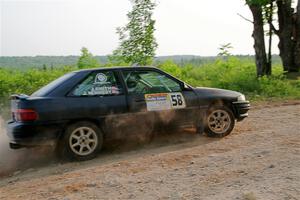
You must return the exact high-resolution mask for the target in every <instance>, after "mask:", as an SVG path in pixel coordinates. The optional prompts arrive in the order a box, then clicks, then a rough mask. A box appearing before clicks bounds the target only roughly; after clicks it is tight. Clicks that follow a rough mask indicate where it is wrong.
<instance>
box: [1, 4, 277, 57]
mask: <svg viewBox="0 0 300 200" xmlns="http://www.w3.org/2000/svg"><path fill="white" fill-rule="evenodd" d="M156 3H157V7H156V9H155V10H154V16H153V18H154V19H155V20H156V24H155V27H156V31H155V37H156V40H157V43H158V44H159V46H158V49H157V51H156V54H157V55H158V56H164V55H200V56H215V55H217V54H218V52H219V49H218V48H219V47H220V45H221V44H226V43H231V44H232V46H233V49H232V50H231V52H232V53H233V54H254V50H253V39H252V38H251V34H252V28H253V27H252V26H253V25H252V24H251V23H250V22H247V21H245V20H244V19H242V18H241V17H239V16H238V13H239V14H241V15H243V16H244V17H246V18H249V19H252V16H251V13H250V11H249V8H248V7H247V6H246V5H245V1H244V0H226V1H224V0H206V1H204V0H156ZM0 7H1V8H0V56H36V55H79V54H80V49H81V48H82V47H83V46H84V47H87V48H88V49H89V50H90V51H91V52H92V53H93V54H94V55H108V54H111V52H112V51H113V50H114V49H116V48H117V47H118V44H119V41H118V35H117V34H116V28H117V27H120V26H124V25H125V24H126V23H127V16H126V14H127V13H128V11H130V9H131V3H130V1H129V0H0ZM275 44H276V41H275ZM274 53H277V48H275V47H274Z"/></svg>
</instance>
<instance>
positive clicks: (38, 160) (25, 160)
mask: <svg viewBox="0 0 300 200" xmlns="http://www.w3.org/2000/svg"><path fill="white" fill-rule="evenodd" d="M5 126H6V125H5V122H4V120H3V118H2V117H1V116H0V177H3V176H7V175H11V174H13V173H16V172H20V171H22V170H25V169H30V168H34V167H37V166H41V165H43V164H46V163H50V162H52V161H51V160H54V159H51V157H53V156H54V154H53V150H52V149H51V148H45V147H43V148H31V149H25V148H23V149H17V150H13V149H10V147H9V139H8V137H7V135H6V130H5V129H6V128H5Z"/></svg>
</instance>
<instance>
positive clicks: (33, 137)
mask: <svg viewBox="0 0 300 200" xmlns="http://www.w3.org/2000/svg"><path fill="white" fill-rule="evenodd" d="M62 127H63V126H62V125H61V124H57V123H52V124H49V123H48V124H37V123H34V122H33V123H21V122H15V121H10V122H8V124H7V135H8V137H9V139H10V146H11V148H20V147H30V146H39V145H53V144H54V143H55V142H56V141H57V138H58V137H59V135H60V134H61V133H62V130H63V128H62Z"/></svg>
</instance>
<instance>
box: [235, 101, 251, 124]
mask: <svg viewBox="0 0 300 200" xmlns="http://www.w3.org/2000/svg"><path fill="white" fill-rule="evenodd" d="M233 107H234V111H235V117H236V119H237V120H238V121H241V120H243V119H245V118H246V117H248V111H249V110H250V107H251V106H250V102H249V101H237V102H233Z"/></svg>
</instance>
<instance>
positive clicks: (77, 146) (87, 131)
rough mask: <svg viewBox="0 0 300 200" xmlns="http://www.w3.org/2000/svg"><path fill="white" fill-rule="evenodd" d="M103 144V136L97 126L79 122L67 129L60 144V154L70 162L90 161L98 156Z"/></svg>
mask: <svg viewBox="0 0 300 200" xmlns="http://www.w3.org/2000/svg"><path fill="white" fill-rule="evenodd" d="M102 143H103V134H102V132H101V131H100V129H99V128H98V127H97V126H96V125H95V124H93V123H91V122H78V123H75V124H72V125H70V126H69V127H68V128H67V129H66V131H65V134H64V136H63V138H62V139H61V141H59V142H58V153H59V154H60V156H61V157H63V158H66V159H69V160H77V161H84V160H90V159H93V158H94V157H95V156H96V155H97V153H98V151H99V150H100V149H101V147H102Z"/></svg>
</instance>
